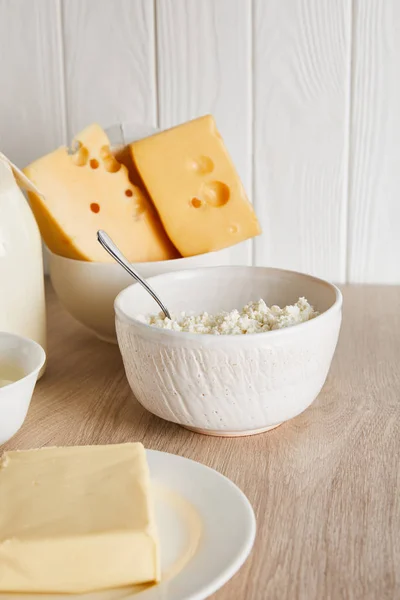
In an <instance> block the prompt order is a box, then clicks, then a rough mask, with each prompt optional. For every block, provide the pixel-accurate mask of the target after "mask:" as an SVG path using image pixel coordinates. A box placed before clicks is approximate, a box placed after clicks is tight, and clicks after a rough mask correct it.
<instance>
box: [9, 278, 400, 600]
mask: <svg viewBox="0 0 400 600" xmlns="http://www.w3.org/2000/svg"><path fill="white" fill-rule="evenodd" d="M47 292H48V307H49V312H48V314H49V331H50V339H49V351H48V368H47V372H46V374H45V376H44V378H43V379H42V380H41V381H40V382H39V383H38V385H37V388H36V390H35V394H34V397H33V401H32V405H31V408H30V411H29V414H28V417H27V420H26V422H25V424H24V425H23V427H22V429H21V431H20V432H19V433H18V434H17V436H16V437H14V439H13V440H11V441H10V442H9V443H8V444H7V445H6V446H4V447H3V448H2V449H6V448H7V449H15V448H20V449H22V448H30V447H39V446H42V445H52V444H53V445H54V444H55V445H60V444H68V445H71V444H98V443H116V442H124V441H135V440H138V441H142V442H143V443H144V444H145V446H146V447H148V448H154V449H157V450H162V451H168V452H172V453H175V454H180V455H182V456H186V457H189V458H192V459H194V460H198V461H200V462H202V463H204V464H206V465H209V466H211V467H214V468H216V469H217V470H219V471H220V472H222V473H224V474H225V475H227V476H228V477H230V478H231V479H232V480H233V481H234V482H235V483H237V484H238V485H239V486H240V487H241V488H242V489H243V491H244V492H245V493H246V494H247V496H248V497H249V499H250V501H251V502H252V504H253V506H254V508H255V512H256V516H257V525H258V533H257V539H256V546H255V548H254V550H253V553H252V555H251V557H250V559H249V560H248V561H247V562H246V564H245V566H244V567H243V568H242V569H241V570H240V572H239V573H238V574H237V575H236V576H235V577H234V578H233V580H232V581H230V582H229V583H228V584H227V585H226V586H225V587H224V588H222V589H221V590H220V591H219V592H218V593H217V594H215V595H214V596H213V598H215V599H216V600H217V599H218V600H232V599H233V598H234V599H235V600H266V599H267V598H268V600H293V599H296V600H321V599H327V600H328V599H329V600H336V599H341V598H343V599H346V600H347V599H349V600H377V599H379V600H386V599H387V600H394V599H395V598H399V597H400V538H399V535H398V532H399V528H400V495H399V493H398V490H399V486H400V470H399V467H398V457H399V451H400V425H399V423H400V404H399V402H398V390H399V388H400V366H399V365H400V287H372V286H371V287H368V286H347V287H345V288H344V290H343V292H344V320H343V327H342V334H341V338H340V341H339V345H338V349H337V353H336V356H335V359H334V362H333V366H332V370H331V373H330V375H329V377H328V380H327V383H326V385H325V387H324V389H323V391H322V392H321V394H320V396H319V397H318V399H317V400H316V401H315V402H314V404H313V405H312V406H311V407H310V408H309V409H308V410H306V411H305V412H304V413H303V414H302V415H300V416H299V417H297V418H295V419H293V420H292V421H290V422H288V423H286V424H284V425H282V426H281V427H279V428H278V429H276V430H273V431H271V432H269V433H266V434H262V435H259V436H255V437H248V438H237V439H229V438H227V439H219V438H210V437H206V436H201V435H197V434H193V433H190V432H188V431H186V430H184V429H182V428H180V427H179V426H177V425H173V424H169V423H167V422H164V421H161V420H160V419H157V418H156V417H153V416H152V415H150V414H149V413H147V412H145V411H144V409H142V408H141V406H140V405H139V404H138V403H137V402H136V401H135V400H134V398H133V397H132V394H131V392H130V390H129V387H128V384H127V382H126V379H125V375H124V372H123V367H122V362H121V358H120V355H119V351H118V348H117V347H116V346H112V345H107V344H104V343H103V342H100V341H98V340H97V339H95V338H94V337H93V336H92V335H91V334H90V333H88V332H86V331H85V330H84V329H83V328H82V327H81V326H80V325H78V324H77V323H75V322H74V321H73V320H72V319H71V318H70V317H69V316H68V315H67V314H66V313H65V312H64V311H63V310H62V309H61V307H60V305H59V304H58V303H57V301H56V300H55V298H54V295H53V293H52V291H51V290H50V288H48V290H47Z"/></svg>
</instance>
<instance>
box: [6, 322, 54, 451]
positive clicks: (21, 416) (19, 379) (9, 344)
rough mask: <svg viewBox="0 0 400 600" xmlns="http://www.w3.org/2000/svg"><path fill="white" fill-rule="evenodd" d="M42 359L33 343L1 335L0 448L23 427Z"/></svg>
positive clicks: (40, 349) (38, 349)
mask: <svg viewBox="0 0 400 600" xmlns="http://www.w3.org/2000/svg"><path fill="white" fill-rule="evenodd" d="M45 360H46V355H45V352H44V350H43V348H42V347H41V346H40V345H39V344H37V343H36V342H34V341H33V340H30V339H28V338H24V337H21V336H19V335H16V334H13V333H6V332H4V331H1V332H0V445H1V444H4V443H5V442H7V441H8V440H9V439H10V438H12V436H13V435H15V434H16V433H17V431H18V430H19V429H20V427H21V426H22V424H23V422H24V420H25V417H26V414H27V412H28V409H29V405H30V402H31V399H32V394H33V390H34V388H35V385H36V381H37V378H38V375H39V371H40V370H41V368H42V367H43V365H44V363H45Z"/></svg>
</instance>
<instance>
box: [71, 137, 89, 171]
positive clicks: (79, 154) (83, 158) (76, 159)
mask: <svg viewBox="0 0 400 600" xmlns="http://www.w3.org/2000/svg"><path fill="white" fill-rule="evenodd" d="M70 154H71V155H72V162H73V163H74V165H76V166H77V167H84V166H85V165H86V163H87V161H88V159H89V152H88V150H87V148H85V147H84V146H82V144H80V143H79V142H75V149H74V150H73V151H72V152H70Z"/></svg>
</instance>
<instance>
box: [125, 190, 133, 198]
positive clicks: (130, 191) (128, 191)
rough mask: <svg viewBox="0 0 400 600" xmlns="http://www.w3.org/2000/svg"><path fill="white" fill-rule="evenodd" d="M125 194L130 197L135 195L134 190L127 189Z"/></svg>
mask: <svg viewBox="0 0 400 600" xmlns="http://www.w3.org/2000/svg"><path fill="white" fill-rule="evenodd" d="M125 196H127V197H128V198H131V197H132V196H133V192H132V190H125Z"/></svg>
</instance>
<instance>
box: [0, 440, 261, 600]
mask: <svg viewBox="0 0 400 600" xmlns="http://www.w3.org/2000/svg"><path fill="white" fill-rule="evenodd" d="M147 460H148V463H149V467H150V473H151V479H152V482H153V486H154V496H155V506H156V519H157V526H158V531H159V536H160V542H161V567H162V573H163V576H162V581H161V583H159V584H158V585H155V586H152V587H148V588H147V589H142V590H140V589H139V588H131V589H129V590H128V589H119V590H110V591H104V592H99V593H95V594H84V595H79V596H76V595H74V596H71V595H69V596H68V598H71V600H72V598H74V600H78V599H79V600H129V599H130V598H133V599H134V600H203V599H204V598H208V597H209V596H210V595H211V594H213V593H214V592H215V591H216V590H218V589H219V588H220V587H221V586H223V585H224V583H226V582H227V581H228V580H229V579H230V578H231V577H232V576H233V575H234V574H235V573H236V571H238V569H239V568H240V567H241V566H242V564H243V563H244V561H245V560H246V558H247V557H248V555H249V553H250V550H251V548H252V546H253V543H254V538H255V531H256V523H255V517H254V512H253V509H252V507H251V505H250V503H249V501H248V500H247V498H246V496H245V495H244V494H243V492H241V491H240V490H239V488H238V487H236V485H235V484H234V483H232V482H231V481H230V480H229V479H227V478H226V477H224V476H223V475H221V474H220V473H217V471H214V470H213V469H210V468H208V467H206V466H204V465H202V464H200V463H197V462H194V461H192V460H189V459H187V458H182V457H181V456H175V455H173V454H167V453H165V452H156V451H155V450H147ZM39 597H40V596H38V595H31V594H23V595H19V594H18V595H16V594H12V595H8V594H0V599H1V600H4V599H5V598H10V599H11V598H12V600H28V599H32V600H33V599H34V600H37V599H38V598H39ZM65 599H66V596H65V595H58V594H57V595H54V594H46V600H65Z"/></svg>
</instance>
